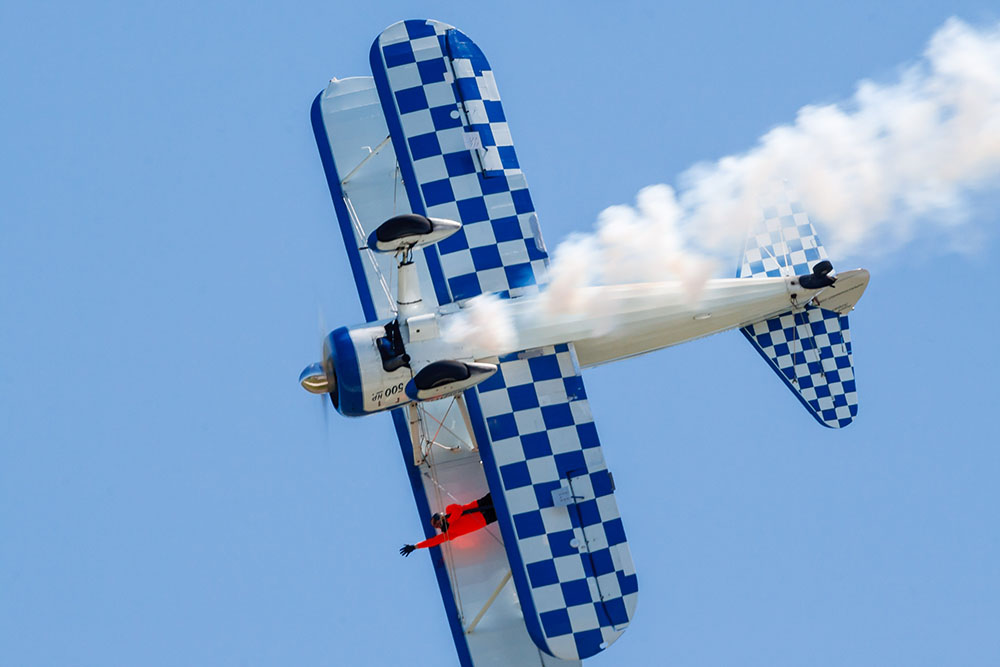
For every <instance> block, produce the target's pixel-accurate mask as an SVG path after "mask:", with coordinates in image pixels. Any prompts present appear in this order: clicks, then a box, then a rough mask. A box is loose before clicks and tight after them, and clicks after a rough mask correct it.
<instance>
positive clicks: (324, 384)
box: [299, 309, 337, 427]
mask: <svg viewBox="0 0 1000 667" xmlns="http://www.w3.org/2000/svg"><path fill="white" fill-rule="evenodd" d="M317 311H318V317H317V320H318V325H319V330H320V337H321V340H322V341H323V345H322V355H323V356H322V357H320V359H321V361H319V362H316V363H312V364H309V365H308V366H306V367H305V369H303V371H302V373H300V374H299V384H301V385H302V388H303V389H305V390H306V391H308V392H309V393H312V394H318V395H320V398H321V399H322V396H323V394H326V395H327V396H329V397H330V404H331V405H333V406H334V407H335V408H336V406H337V372H336V369H335V368H334V363H333V352H332V350H331V348H330V336H329V335H328V334H327V333H326V329H325V327H324V325H323V311H322V309H317ZM322 410H323V422H324V425H326V426H327V427H329V414H328V412H329V407H328V405H326V404H325V401H324V405H323V407H322Z"/></svg>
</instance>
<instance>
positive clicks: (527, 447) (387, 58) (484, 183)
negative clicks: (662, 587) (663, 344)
mask: <svg viewBox="0 0 1000 667" xmlns="http://www.w3.org/2000/svg"><path fill="white" fill-rule="evenodd" d="M371 64H372V71H373V74H374V76H375V83H376V87H377V88H378V92H379V98H380V99H381V102H382V109H383V112H384V114H385V117H386V122H387V125H388V127H389V133H390V135H391V137H392V143H393V146H394V148H395V150H396V155H397V158H398V160H399V166H400V171H401V173H402V175H403V180H404V182H405V183H406V192H407V196H408V198H409V201H410V206H411V207H412V209H413V210H414V212H417V213H422V214H425V215H428V216H434V217H441V218H450V219H455V220H460V221H461V222H462V224H463V228H462V231H461V232H459V233H456V234H455V235H454V236H452V237H451V238H449V239H446V240H445V241H443V242H441V243H438V244H437V247H436V248H437V252H435V251H434V249H433V248H428V249H425V257H426V258H427V262H428V265H430V266H431V271H430V275H431V279H432V281H433V282H434V288H435V293H436V294H437V298H438V301H439V302H440V303H447V302H450V301H459V300H462V299H467V298H469V297H473V296H476V295H478V294H484V293H497V294H499V295H500V296H501V297H510V298H516V297H517V296H519V295H520V294H523V293H524V292H525V291H526V290H530V289H537V285H540V284H542V283H544V281H545V267H546V262H547V254H546V252H545V249H544V245H543V244H542V241H541V235H540V232H539V230H538V223H537V217H536V215H535V212H534V206H533V205H532V203H531V196H530V194H529V193H528V189H527V184H526V182H525V179H524V175H523V174H522V173H521V170H520V168H519V166H518V162H517V157H516V154H515V153H514V147H513V143H512V141H511V138H510V131H509V129H508V127H507V122H506V118H505V116H504V112H503V108H502V106H501V104H500V96H499V93H498V92H497V87H496V82H495V80H494V78H493V72H492V70H491V69H490V66H489V63H488V62H487V60H486V58H485V56H483V53H482V51H480V49H479V47H477V46H476V45H475V44H474V43H473V42H472V40H470V39H469V38H468V37H467V36H466V35H464V34H463V33H461V32H459V31H458V30H456V29H454V28H452V27H451V26H448V25H445V24H443V23H438V22H435V21H405V22H402V23H397V24H395V25H393V26H391V27H389V28H387V29H386V30H385V31H384V32H383V33H382V34H381V35H380V36H379V37H378V39H377V40H376V41H375V43H374V45H373V46H372V51H371ZM435 262H439V265H438V267H437V268H435V267H434V264H435ZM573 356H574V351H573V347H572V345H561V346H558V347H556V348H546V349H539V350H526V351H522V352H519V353H516V354H513V355H509V356H507V357H504V358H502V359H500V360H499V361H498V364H499V371H498V372H497V373H496V374H495V375H494V376H493V377H492V378H490V379H489V380H487V381H486V382H484V383H482V384H480V385H479V386H477V387H476V388H474V389H471V390H468V391H466V392H465V397H466V402H467V404H468V410H469V417H470V422H471V426H472V430H473V432H474V434H475V437H476V441H477V442H478V444H479V448H480V450H479V451H480V453H481V455H482V460H483V469H484V471H485V473H486V479H487V481H488V482H489V487H490V490H491V492H492V494H493V498H494V501H495V503H496V507H497V515H498V520H497V521H498V524H499V525H500V529H501V533H502V535H503V538H504V544H505V547H506V553H507V556H508V560H509V563H510V568H511V573H512V578H513V581H514V584H515V586H516V589H517V593H518V599H519V602H520V606H521V610H522V612H523V614H524V623H525V625H526V626H527V629H528V632H529V633H530V635H531V637H532V639H534V641H535V643H536V644H537V645H538V647H539V648H541V649H543V650H544V651H546V652H547V653H549V654H551V655H554V656H556V657H559V658H563V659H571V660H576V659H580V658H585V657H588V656H590V655H594V654H595V653H597V652H599V651H600V650H602V649H603V648H606V647H607V645H608V644H610V643H611V642H613V641H614V640H615V639H616V638H617V637H618V636H619V635H620V634H621V633H622V632H623V631H624V629H625V627H626V626H627V625H628V623H629V621H630V620H631V618H632V614H633V612H634V610H635V604H636V596H637V584H636V576H635V571H634V568H633V565H632V560H631V555H630V553H629V550H628V545H627V542H626V541H625V533H624V531H623V529H622V522H621V517H620V516H619V513H618V507H617V504H616V502H615V498H614V494H613V484H612V481H611V476H610V474H609V473H608V471H607V467H606V465H605V463H604V457H603V454H602V452H601V448H600V442H599V440H598V438H597V431H596V429H595V427H594V423H593V420H592V418H591V416H590V409H589V405H588V403H587V398H586V393H585V391H584V387H583V381H582V378H580V376H579V372H578V368H577V364H576V363H575V360H574V358H573Z"/></svg>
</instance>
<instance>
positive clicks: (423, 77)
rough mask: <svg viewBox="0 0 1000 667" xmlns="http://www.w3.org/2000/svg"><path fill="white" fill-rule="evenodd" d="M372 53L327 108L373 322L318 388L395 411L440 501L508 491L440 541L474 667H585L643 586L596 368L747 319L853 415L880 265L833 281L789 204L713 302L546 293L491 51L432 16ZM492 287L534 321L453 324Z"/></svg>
mask: <svg viewBox="0 0 1000 667" xmlns="http://www.w3.org/2000/svg"><path fill="white" fill-rule="evenodd" d="M370 60H371V66H372V74H373V76H370V77H357V78H348V79H341V80H338V79H334V80H333V81H331V83H330V84H329V86H328V87H327V88H326V90H324V91H323V92H322V93H320V95H319V96H318V97H317V98H316V100H315V102H314V104H313V107H312V124H313V129H314V132H315V135H316V141H317V144H318V146H319V152H320V155H321V157H322V161H323V167H324V169H325V171H326V176H327V182H328V184H329V187H330V193H331V194H332V196H333V203H334V208H335V210H336V214H337V219H338V221H339V223H340V229H341V232H342V233H343V236H344V243H345V245H346V248H347V255H348V259H349V262H350V266H351V270H352V272H353V274H354V278H355V281H356V283H357V287H358V294H359V296H360V297H361V304H362V307H363V310H364V316H365V320H366V323H365V324H360V325H357V326H351V327H341V328H339V329H336V330H334V331H332V332H331V333H329V335H327V336H326V337H325V339H324V343H323V353H322V359H321V361H320V362H318V363H315V364H312V365H311V366H309V367H307V368H306V369H305V370H304V371H303V373H302V375H301V377H300V382H301V384H302V385H303V387H305V388H306V389H307V390H309V391H310V392H313V393H318V394H327V395H329V397H330V399H331V401H332V402H333V405H334V406H335V407H336V409H337V410H338V411H339V412H341V413H342V414H344V415H348V416H360V415H367V414H373V413H377V412H383V411H390V413H391V415H392V419H393V422H394V423H395V427H396V435H397V436H398V438H399V443H400V446H401V449H402V453H403V459H404V464H405V465H406V468H407V470H408V472H409V479H410V483H411V485H412V488H413V497H414V500H415V501H416V504H417V508H418V510H419V513H420V515H421V516H423V517H428V516H430V514H431V512H434V511H442V510H443V509H444V507H445V506H446V505H447V504H450V503H456V502H457V503H464V502H468V501H469V500H472V499H475V498H479V497H480V496H482V495H484V494H485V493H486V492H490V493H491V494H492V498H493V501H494V505H495V508H496V510H497V521H496V523H494V524H491V525H490V526H488V527H487V528H485V529H483V530H480V531H478V532H476V533H472V534H470V535H467V536H464V537H462V538H460V539H458V540H455V541H452V542H446V543H444V544H443V545H441V546H439V547H434V548H432V549H431V555H432V561H433V564H434V568H435V571H436V574H437V580H438V584H439V586H440V589H441V596H442V599H443V601H444V606H445V610H446V612H447V618H448V622H449V623H450V626H451V630H452V634H453V636H454V639H455V646H456V649H457V651H458V656H459V661H460V662H461V664H463V665H499V664H517V665H562V664H579V661H580V660H582V659H584V658H587V657H590V656H593V655H595V654H597V653H598V652H600V651H602V650H604V649H605V648H607V647H608V646H609V645H610V644H612V643H613V642H614V641H615V640H616V639H617V638H618V637H620V636H621V634H622V633H623V632H624V631H625V628H627V627H628V625H629V623H630V622H631V620H632V617H633V615H634V613H635V609H636V599H637V595H638V584H637V577H636V572H635V568H634V567H633V563H632V557H631V554H630V552H629V545H628V540H627V539H626V533H625V529H624V524H623V521H622V517H621V515H620V513H619V510H618V505H617V503H616V501H615V493H614V491H615V485H614V480H613V478H612V476H611V473H610V472H609V471H608V469H607V466H606V464H605V460H604V455H603V451H602V447H601V441H600V439H599V438H598V433H597V429H596V427H595V425H594V421H593V419H592V417H591V412H590V407H589V404H588V401H587V393H586V390H585V388H584V383H583V378H582V377H581V369H582V368H587V367H589V366H593V365H596V364H601V363H606V362H609V361H613V360H616V359H621V358H625V357H631V356H634V355H637V354H642V353H645V352H650V351H652V350H657V349H660V348H663V347H667V346H670V345H675V344H677V343H681V342H684V341H687V340H691V339H694V338H699V337H701V336H706V335H709V334H712V333H716V332H719V331H723V330H727V329H737V328H738V329H740V331H741V332H742V333H743V334H744V335H745V336H746V337H747V339H748V340H749V341H750V343H751V344H752V345H753V346H754V347H755V348H756V349H757V351H758V352H759V353H760V354H761V356H763V357H764V359H765V360H766V361H767V362H768V364H769V365H770V366H771V367H772V368H773V369H774V371H775V372H776V373H777V374H778V376H779V377H780V378H781V379H782V380H783V381H784V382H785V384H787V386H788V387H789V388H791V390H792V391H793V392H794V393H795V395H796V396H797V397H798V398H799V400H800V401H801V402H802V404H803V405H804V406H805V407H806V409H808V410H809V412H810V413H811V414H812V415H813V416H814V417H815V418H816V420H817V421H819V422H820V423H821V424H823V425H824V426H828V427H833V428H839V427H843V426H845V425H847V424H849V423H850V422H851V421H852V420H853V419H854V417H855V416H856V414H857V392H856V389H855V383H854V374H853V367H852V362H851V343H850V334H849V328H848V318H847V313H848V312H849V311H850V310H851V309H852V308H853V306H854V304H855V303H856V302H857V300H858V299H859V298H860V296H861V294H862V292H863V291H864V289H865V287H866V285H867V283H868V272H867V271H864V270H854V271H846V272H842V273H839V274H836V275H834V274H833V273H832V266H831V264H830V262H829V261H828V260H827V258H826V253H825V251H824V249H823V246H822V245H821V244H820V242H819V239H818V238H817V236H816V233H815V230H814V229H813V227H812V225H811V224H810V222H809V220H808V218H807V217H806V216H805V214H804V213H802V212H801V210H799V208H798V207H797V206H796V205H795V204H794V202H792V201H788V200H786V201H778V202H777V203H776V205H775V206H773V207H770V208H768V209H765V211H764V214H763V215H762V216H761V218H760V219H759V220H758V221H757V223H756V228H754V229H752V231H751V234H750V236H749V239H748V241H747V245H746V248H745V252H744V258H743V262H742V266H741V267H740V268H739V270H738V272H737V277H736V278H733V279H723V280H711V281H708V283H707V284H706V285H705V287H704V289H703V291H702V293H701V295H700V297H699V298H698V299H697V301H696V302H692V301H691V299H690V297H689V295H688V294H687V293H686V291H685V289H684V288H683V287H682V286H681V285H680V284H675V283H644V284H628V285H616V286H592V287H586V288H583V289H586V290H588V300H590V301H591V302H595V303H600V304H601V309H600V310H601V318H602V322H604V321H606V318H607V317H608V316H609V315H610V316H613V318H614V320H615V322H616V326H615V327H614V328H613V329H612V330H610V331H609V330H608V328H607V327H606V326H603V324H602V322H594V321H591V320H590V319H588V317H586V316H581V315H580V314H579V313H568V312H560V311H559V309H552V308H544V307H541V306H540V301H541V299H543V297H544V295H545V285H546V268H547V264H548V253H547V251H546V248H545V244H544V243H543V241H542V236H541V233H540V231H539V225H538V218H537V216H536V214H535V210H534V206H533V204H532V200H531V195H530V193H529V191H528V186H527V183H526V181H525V178H524V174H523V173H522V172H521V169H520V167H519V165H518V159H517V154H516V153H515V151H514V144H513V141H512V139H511V135H510V131H509V129H508V126H507V121H506V117H505V116H504V111H503V107H502V106H501V103H500V95H499V93H498V91H497V84H496V80H495V79H494V75H493V70H492V69H491V68H490V64H489V62H488V61H487V60H486V58H485V56H484V55H483V52H482V51H481V50H480V49H479V47H478V46H476V44H475V43H474V42H473V41H472V40H471V39H469V38H468V37H467V36H466V35H465V34H464V33H462V32H460V31H459V30H457V29H455V28H453V27H452V26H449V25H446V24H444V23H440V22H437V21H428V20H413V21H404V22H400V23H397V24H395V25H392V26H390V27H389V28H387V29H386V30H385V31H384V32H382V34H381V35H379V36H378V39H376V40H375V43H374V44H373V45H372V49H371V57H370ZM393 286H395V287H394V288H393ZM483 295H494V297H493V299H494V303H493V308H494V310H493V312H496V313H497V314H498V317H502V318H504V320H505V321H506V322H509V323H513V329H514V334H515V335H514V336H510V337H507V338H504V337H500V336H483V337H480V338H473V339H472V340H469V339H467V338H466V339H461V340H459V341H457V342H456V340H455V339H453V338H450V337H449V336H447V335H445V334H446V332H448V331H449V330H451V329H452V327H454V326H455V325H456V323H458V322H459V321H460V320H461V318H463V317H467V316H468V313H467V312H466V311H467V310H469V309H470V308H471V306H470V304H474V303H475V302H476V297H482V296H483ZM424 531H425V534H426V535H427V536H428V537H431V536H432V535H433V534H434V531H433V528H431V526H430V525H429V524H425V526H424Z"/></svg>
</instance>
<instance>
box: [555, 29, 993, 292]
mask: <svg viewBox="0 0 1000 667" xmlns="http://www.w3.org/2000/svg"><path fill="white" fill-rule="evenodd" d="M998 176H1000V25H997V26H992V27H989V28H982V29H976V28H973V27H970V26H969V25H967V24H965V23H963V22H961V21H959V20H957V19H949V20H948V21H947V22H945V24H944V25H943V26H942V27H941V28H939V29H938V31H937V32H936V33H935V34H934V35H933V37H932V38H931V40H930V42H929V43H928V46H927V48H926V50H925V52H924V56H923V59H922V60H921V61H919V62H918V63H916V64H914V65H911V66H909V67H906V68H905V69H903V70H902V71H901V74H900V76H899V80H898V81H897V82H895V83H891V84H877V83H874V82H871V81H862V82H861V83H859V84H858V86H857V91H856V92H855V94H854V96H853V98H851V100H849V101H848V102H846V103H843V104H829V105H825V106H805V107H803V108H802V109H800V110H799V112H798V114H797V117H796V119H795V122H794V123H792V124H790V125H782V126H779V127H776V128H774V129H773V130H771V131H770V132H768V133H767V134H765V135H764V136H763V137H761V138H760V139H759V140H758V142H757V145H756V146H755V147H754V148H752V149H751V150H749V151H747V152H745V153H742V154H739V155H732V156H727V157H724V158H722V159H720V160H718V161H716V162H714V163H706V164H699V165H695V166H694V167H691V168H690V169H688V170H687V171H686V172H684V173H683V174H682V175H681V176H680V178H679V179H678V183H679V185H680V188H681V189H680V192H679V193H677V192H675V191H674V190H673V189H672V188H670V187H669V186H665V185H658V186H651V187H649V188H646V189H644V190H642V191H640V192H639V195H638V197H637V201H636V204H635V205H634V206H612V207H610V208H608V209H605V210H604V212H602V213H601V215H600V216H599V218H598V221H597V226H596V230H595V231H594V232H592V233H590V234H588V235H585V236H576V237H573V238H570V239H569V240H567V241H566V242H565V243H563V244H562V245H560V246H559V247H558V248H557V249H556V251H555V253H554V256H553V264H552V267H551V278H552V288H553V289H556V290H559V289H562V292H561V293H560V303H566V302H572V296H571V295H568V294H567V293H566V291H567V288H568V287H569V286H568V285H566V284H564V283H568V282H571V281H575V282H576V283H577V284H579V281H580V279H581V273H580V272H579V271H578V270H576V267H580V266H586V267H588V270H587V272H586V274H584V275H585V277H586V280H587V281H588V282H599V283H615V282H621V281H631V280H650V279H656V280H667V279H680V280H684V281H685V282H688V281H690V282H691V283H692V286H693V288H696V287H697V281H698V280H700V279H702V278H703V277H705V276H707V271H706V264H705V258H704V254H705V253H709V254H716V253H725V254H726V255H727V256H732V254H733V253H734V252H735V251H736V250H738V248H739V247H740V246H741V244H742V241H743V238H744V235H745V233H746V230H747V225H748V224H749V223H750V222H751V221H752V220H754V219H755V218H756V217H758V216H759V214H760V208H759V206H760V204H759V199H760V198H761V197H762V195H764V194H765V192H766V191H767V190H768V189H770V188H772V187H773V186H774V184H775V183H780V182H782V181H786V182H787V183H788V185H789V186H790V188H791V189H792V190H793V191H795V192H796V193H797V194H798V196H799V200H800V202H801V203H802V205H803V207H804V209H805V210H806V212H807V213H808V214H809V215H810V217H811V218H812V219H813V220H814V221H816V222H818V226H819V228H820V234H821V236H822V237H823V239H824V241H825V243H826V244H827V246H828V247H829V248H830V249H831V254H832V255H833V256H835V257H841V256H844V255H847V254H853V253H859V252H861V253H862V254H868V255H871V254H877V253H878V249H879V248H881V249H883V250H887V249H891V248H893V247H898V246H899V245H900V244H902V243H905V242H907V241H909V240H911V239H912V238H914V236H915V235H917V234H918V233H921V232H922V231H934V230H946V231H948V230H951V231H956V232H958V233H960V232H961V231H963V230H962V226H961V223H962V222H963V221H965V219H966V217H967V214H968V211H967V207H966V196H967V194H968V193H970V192H972V191H975V190H976V189H979V188H986V187H988V186H993V187H995V186H996V184H997V183H996V178H997V177H998ZM554 301H555V300H554V299H553V302H554Z"/></svg>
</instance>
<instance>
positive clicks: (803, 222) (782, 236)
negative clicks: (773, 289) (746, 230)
mask: <svg viewBox="0 0 1000 667" xmlns="http://www.w3.org/2000/svg"><path fill="white" fill-rule="evenodd" d="M826 258H827V255H826V250H825V249H824V248H823V244H822V243H820V240H819V237H818V236H817V235H816V230H815V229H814V228H813V226H812V223H810V222H809V218H808V217H807V216H806V214H805V213H804V212H803V211H802V208H801V206H799V205H798V204H797V203H795V202H793V201H790V200H789V199H788V198H787V197H785V199H784V201H782V202H781V203H779V204H778V205H777V206H773V207H769V208H766V209H765V210H764V215H763V217H762V219H761V220H759V221H758V223H757V225H755V226H754V228H753V229H752V230H751V233H750V237H749V238H748V239H747V244H746V248H745V250H744V255H743V261H742V263H741V266H740V267H739V269H738V271H737V274H736V275H737V277H738V278H753V277H763V276H771V277H775V276H783V275H784V276H789V275H797V276H801V275H808V274H809V273H810V272H811V271H812V267H813V266H814V265H815V264H817V263H818V262H820V261H822V260H825V259H826ZM867 284H868V272H867V271H864V270H859V271H848V272H845V273H844V274H841V275H840V276H837V282H836V283H835V284H834V285H833V286H831V287H828V288H826V289H825V290H823V292H821V293H820V296H817V298H816V299H813V301H811V302H810V303H809V304H807V305H806V306H805V307H804V308H796V309H794V310H790V311H788V312H787V313H783V314H781V315H778V316H776V317H772V318H771V319H768V320H763V321H761V322H755V323H753V324H750V325H748V326H745V327H743V328H742V329H740V331H741V332H743V335H744V336H746V338H747V340H749V341H750V344H751V345H753V346H754V348H756V349H757V351H758V352H759V353H760V355H761V356H762V357H764V359H765V360H766V361H767V362H768V364H769V365H770V366H771V368H772V369H773V370H774V372H775V373H777V375H778V377H780V378H781V379H782V380H783V381H784V382H785V384H786V385H787V386H788V388H789V389H791V390H792V392H793V393H794V394H795V395H796V396H797V397H798V399H799V400H800V401H801V402H802V404H803V405H804V406H805V407H806V409H807V410H809V412H810V413H811V414H812V415H813V417H815V418H816V421H818V422H819V423H820V424H822V425H823V426H828V427H830V428H842V427H844V426H847V425H848V424H850V423H851V422H852V421H853V420H854V417H856V416H857V414H858V392H857V387H856V385H855V382H854V365H853V361H852V357H851V331H850V324H849V323H848V320H847V314H846V313H847V312H849V311H850V310H851V309H852V308H853V306H854V304H855V303H856V302H857V300H858V299H859V298H860V297H861V293H862V292H863V291H864V288H865V287H866V286H867ZM821 297H822V298H821ZM827 301H829V304H832V305H834V307H835V308H836V310H828V309H827V308H823V307H821V306H820V305H817V304H819V303H822V304H823V305H828V304H827Z"/></svg>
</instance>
